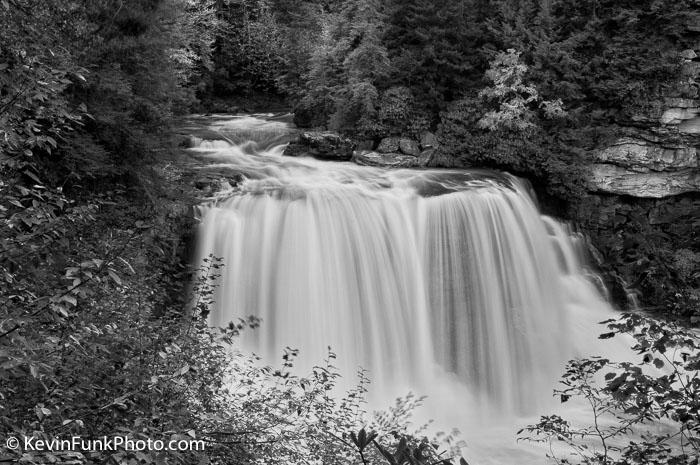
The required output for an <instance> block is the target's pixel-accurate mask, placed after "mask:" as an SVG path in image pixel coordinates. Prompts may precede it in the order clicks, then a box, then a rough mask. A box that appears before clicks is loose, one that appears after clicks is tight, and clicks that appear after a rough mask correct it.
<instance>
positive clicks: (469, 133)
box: [433, 96, 587, 202]
mask: <svg viewBox="0 0 700 465" xmlns="http://www.w3.org/2000/svg"><path fill="white" fill-rule="evenodd" d="M480 102H481V99H480V98H478V97H476V96H475V97H472V98H464V99H462V100H460V101H458V102H455V103H454V104H452V105H451V106H450V108H449V109H448V110H447V111H445V112H444V113H442V114H441V123H440V126H439V127H438V132H437V136H438V138H439V140H440V149H439V151H438V153H437V154H436V158H435V160H434V161H433V163H434V164H436V165H438V166H446V167H450V166H459V167H465V166H466V167H487V168H496V169H504V170H508V171H510V172H512V173H514V174H517V175H521V176H524V177H527V178H529V179H531V180H533V181H534V182H535V184H536V185H539V186H544V187H545V191H544V192H543V193H544V194H547V195H550V196H552V198H553V199H563V200H566V201H569V202H574V201H576V200H577V199H579V198H580V197H581V196H583V195H584V194H585V192H586V185H585V182H586V181H585V179H586V172H585V168H584V166H585V164H584V163H582V161H583V160H585V157H587V155H586V154H585V153H582V152H580V151H576V150H574V149H572V148H571V147H570V146H568V144H567V140H566V132H564V131H562V132H556V131H548V130H546V129H545V127H542V126H531V127H529V129H528V130H527V132H526V133H523V132H522V131H521V130H520V129H517V128H513V127H508V128H494V130H484V129H480V128H479V122H480V121H483V118H484V109H483V106H482V105H481V104H480Z"/></svg>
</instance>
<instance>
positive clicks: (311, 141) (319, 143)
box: [284, 131, 355, 161]
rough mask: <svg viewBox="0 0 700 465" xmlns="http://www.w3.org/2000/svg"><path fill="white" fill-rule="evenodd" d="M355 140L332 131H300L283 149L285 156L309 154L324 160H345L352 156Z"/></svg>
mask: <svg viewBox="0 0 700 465" xmlns="http://www.w3.org/2000/svg"><path fill="white" fill-rule="evenodd" d="M354 150H355V142H353V141H352V140H351V139H348V138H346V137H343V136H341V135H339V134H337V133H334V132H317V131H313V132H302V133H301V134H299V137H298V138H297V140H296V141H292V142H290V143H289V145H288V146H287V148H286V149H285V151H284V154H285V155H287V156H292V157H296V156H300V155H310V156H312V157H316V158H321V159H324V160H338V161H347V160H350V159H351V158H352V155H353V151H354Z"/></svg>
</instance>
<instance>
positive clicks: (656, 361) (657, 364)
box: [654, 358, 664, 369]
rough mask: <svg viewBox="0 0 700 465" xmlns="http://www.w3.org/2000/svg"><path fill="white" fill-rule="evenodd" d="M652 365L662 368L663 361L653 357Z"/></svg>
mask: <svg viewBox="0 0 700 465" xmlns="http://www.w3.org/2000/svg"><path fill="white" fill-rule="evenodd" d="M654 366H655V367H656V368H659V369H661V368H663V366H664V361H663V360H661V359H659V358H655V359H654Z"/></svg>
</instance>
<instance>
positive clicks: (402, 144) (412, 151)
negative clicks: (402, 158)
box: [399, 137, 420, 157]
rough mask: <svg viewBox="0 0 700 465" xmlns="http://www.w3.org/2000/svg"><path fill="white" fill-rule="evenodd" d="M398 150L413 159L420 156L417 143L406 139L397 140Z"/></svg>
mask: <svg viewBox="0 0 700 465" xmlns="http://www.w3.org/2000/svg"><path fill="white" fill-rule="evenodd" d="M399 149H400V150H401V153H403V154H406V155H411V156H414V157H417V156H418V155H420V147H419V146H418V142H416V141H414V140H413V139H409V138H407V137H402V138H401V139H399Z"/></svg>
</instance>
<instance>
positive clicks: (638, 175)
mask: <svg viewBox="0 0 700 465" xmlns="http://www.w3.org/2000/svg"><path fill="white" fill-rule="evenodd" d="M680 56H681V59H682V60H683V64H682V66H681V73H680V76H679V77H678V81H677V83H676V85H675V86H673V88H672V89H671V90H669V91H667V95H666V96H665V97H664V98H663V99H662V100H663V102H660V103H662V104H660V105H657V106H656V107H653V106H652V107H653V109H652V110H650V112H649V114H644V115H635V116H634V117H633V118H632V122H633V123H634V125H631V126H629V127H623V128H621V132H623V133H624V134H623V135H621V136H620V137H619V138H618V140H617V141H615V142H614V143H613V144H611V145H609V146H607V147H604V148H602V149H601V150H599V151H598V152H597V153H596V154H595V162H594V164H593V165H592V166H591V177H590V182H589V186H590V190H591V191H592V192H602V193H607V194H619V195H628V196H632V197H639V198H656V199H660V198H665V197H669V196H674V195H679V194H686V193H692V192H700V154H699V152H700V99H699V98H698V97H699V96H700V61H697V60H698V55H697V54H696V52H695V51H694V50H685V51H683V52H682V53H681V54H680Z"/></svg>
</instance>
